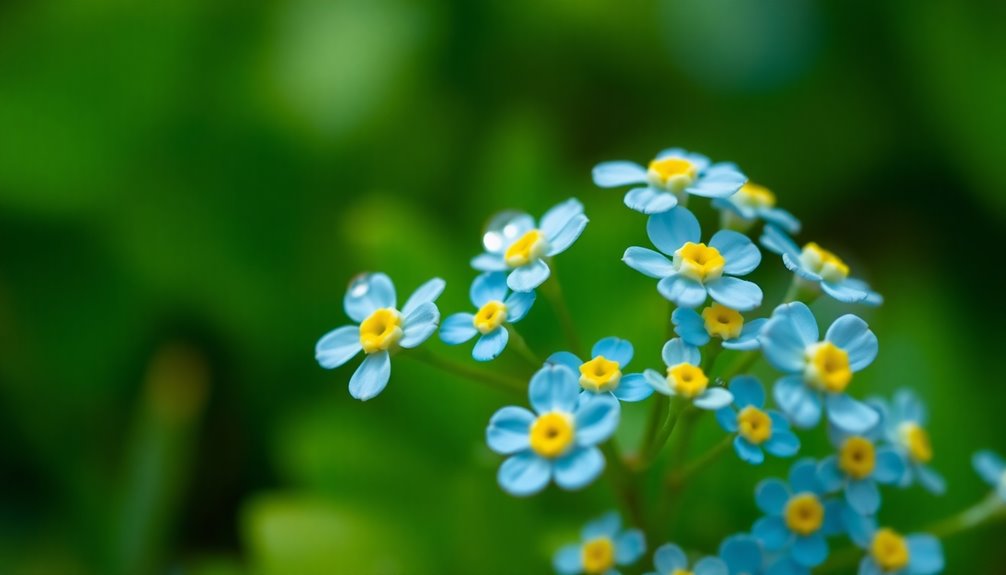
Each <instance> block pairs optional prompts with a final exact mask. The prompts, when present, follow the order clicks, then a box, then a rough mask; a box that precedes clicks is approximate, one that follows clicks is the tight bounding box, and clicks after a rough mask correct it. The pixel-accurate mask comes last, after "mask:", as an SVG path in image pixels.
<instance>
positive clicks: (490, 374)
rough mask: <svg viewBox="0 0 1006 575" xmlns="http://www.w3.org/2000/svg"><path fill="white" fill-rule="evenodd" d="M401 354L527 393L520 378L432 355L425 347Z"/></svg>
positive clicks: (490, 385)
mask: <svg viewBox="0 0 1006 575" xmlns="http://www.w3.org/2000/svg"><path fill="white" fill-rule="evenodd" d="M402 356H403V357H411V358H412V359H414V360H416V361H420V362H422V363H425V364H427V365H430V366H432V367H435V368H437V369H441V370H443V371H446V372H448V373H451V374H454V375H456V376H458V377H462V378H464V379H468V380H471V381H475V382H478V383H482V384H485V385H487V386H489V387H491V388H493V389H501V390H504V391H508V392H512V393H517V394H519V395H521V396H523V395H524V394H525V393H527V383H525V382H523V381H521V380H520V379H517V378H515V377H510V376H508V375H503V374H502V373H497V372H495V371H489V370H484V369H479V368H476V367H471V366H468V365H465V364H463V363H458V362H456V361H453V360H450V359H447V358H445V357H440V356H437V355H434V354H433V353H431V352H430V351H429V350H426V349H422V348H420V349H414V350H409V352H408V353H404V354H402Z"/></svg>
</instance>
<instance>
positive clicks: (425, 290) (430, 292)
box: [402, 278, 447, 317]
mask: <svg viewBox="0 0 1006 575" xmlns="http://www.w3.org/2000/svg"><path fill="white" fill-rule="evenodd" d="M445 287H447V282H445V281H444V280H442V279H440V278H433V279H431V280H429V281H427V282H426V283H424V284H423V285H421V286H419V287H418V288H416V291H414V292H412V295H410V296H409V299H408V300H406V301H405V306H403V307H402V315H403V316H406V317H408V316H410V315H412V312H414V311H416V308H418V307H419V306H421V305H422V304H424V303H433V302H435V301H437V298H439V297H440V294H442V293H444V288H445Z"/></svg>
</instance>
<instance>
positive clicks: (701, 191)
mask: <svg viewBox="0 0 1006 575" xmlns="http://www.w3.org/2000/svg"><path fill="white" fill-rule="evenodd" d="M745 182H747V177H746V176H745V175H744V174H742V173H740V172H739V171H738V170H737V169H736V168H735V167H734V166H732V165H729V164H715V165H713V166H712V167H710V168H709V169H708V170H706V172H705V173H704V174H702V176H700V177H699V179H698V180H696V182H695V183H694V184H693V185H691V186H688V188H686V189H685V191H686V192H687V193H689V194H691V195H693V196H702V197H704V198H725V197H727V196H732V195H733V194H735V193H737V190H739V189H741V186H743V185H744V183H745Z"/></svg>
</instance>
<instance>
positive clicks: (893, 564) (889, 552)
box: [845, 513, 944, 575]
mask: <svg viewBox="0 0 1006 575" xmlns="http://www.w3.org/2000/svg"><path fill="white" fill-rule="evenodd" d="M845 524H846V527H847V529H848V533H849V539H851V540H852V542H853V543H855V544H856V545H858V546H859V547H861V548H863V549H865V550H866V556H865V557H863V560H862V561H861V562H860V563H859V571H858V574H859V575H936V574H937V573H940V572H942V571H943V568H944V559H943V545H942V544H941V543H940V540H939V539H937V538H936V537H933V536H932V535H929V534H928V533H914V534H911V535H907V536H903V535H901V534H899V533H897V532H896V531H894V530H892V529H886V528H885V529H878V528H877V520H876V519H875V518H874V517H870V516H861V515H857V514H855V513H846V514H845Z"/></svg>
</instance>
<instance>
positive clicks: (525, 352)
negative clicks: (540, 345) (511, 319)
mask: <svg viewBox="0 0 1006 575" xmlns="http://www.w3.org/2000/svg"><path fill="white" fill-rule="evenodd" d="M506 329H507V331H508V332H509V333H510V346H511V347H512V348H513V350H514V351H516V352H517V354H518V355H520V356H521V357H522V358H524V360H525V361H527V363H528V365H530V366H531V368H532V369H534V370H536V371H537V370H538V369H539V368H541V366H542V361H541V359H539V358H538V356H537V355H535V353H534V352H533V351H531V348H530V347H529V346H528V345H527V340H525V339H524V336H522V335H521V334H520V333H519V332H518V331H517V329H516V328H515V327H514V326H512V325H510V324H507V326H506Z"/></svg>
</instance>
